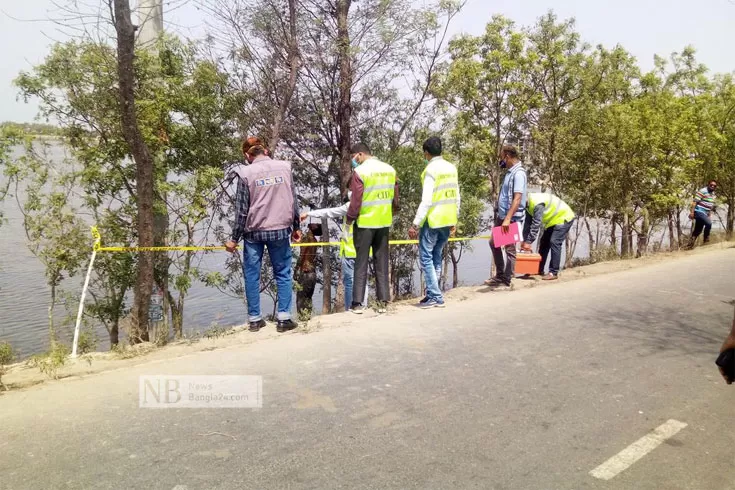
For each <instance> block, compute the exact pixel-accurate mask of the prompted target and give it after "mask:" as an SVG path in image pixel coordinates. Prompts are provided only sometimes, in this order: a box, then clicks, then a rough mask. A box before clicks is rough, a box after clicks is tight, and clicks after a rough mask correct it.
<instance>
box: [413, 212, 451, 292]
mask: <svg viewBox="0 0 735 490" xmlns="http://www.w3.org/2000/svg"><path fill="white" fill-rule="evenodd" d="M449 229H450V227H449V226H445V227H444V228H430V227H429V224H428V223H424V226H422V227H421V233H420V234H419V262H420V263H421V270H423V272H424V281H425V282H426V296H427V297H428V298H430V299H435V300H438V301H443V297H442V290H441V288H440V287H439V278H440V277H441V275H442V251H443V250H444V245H446V244H447V241H448V240H449Z"/></svg>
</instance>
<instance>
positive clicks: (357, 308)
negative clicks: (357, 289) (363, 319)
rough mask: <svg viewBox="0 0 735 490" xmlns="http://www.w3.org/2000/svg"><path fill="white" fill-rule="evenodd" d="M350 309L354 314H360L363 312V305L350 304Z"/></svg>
mask: <svg viewBox="0 0 735 490" xmlns="http://www.w3.org/2000/svg"><path fill="white" fill-rule="evenodd" d="M350 311H351V312H352V313H354V314H355V315H362V314H363V313H365V307H364V306H362V305H352V308H350Z"/></svg>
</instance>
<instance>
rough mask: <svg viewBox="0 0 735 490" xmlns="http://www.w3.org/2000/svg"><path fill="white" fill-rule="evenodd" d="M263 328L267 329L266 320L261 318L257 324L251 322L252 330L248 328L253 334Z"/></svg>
mask: <svg viewBox="0 0 735 490" xmlns="http://www.w3.org/2000/svg"><path fill="white" fill-rule="evenodd" d="M263 327H265V320H263V319H262V318H261V319H260V320H258V321H256V322H250V328H248V330H250V331H251V332H257V331H259V330H260V329H261V328H263Z"/></svg>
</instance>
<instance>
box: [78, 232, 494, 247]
mask: <svg viewBox="0 0 735 490" xmlns="http://www.w3.org/2000/svg"><path fill="white" fill-rule="evenodd" d="M92 236H93V237H94V250H95V251H97V252H202V251H221V250H226V248H225V247H224V246H221V245H208V246H202V247H195V246H170V247H103V246H102V237H101V236H100V233H99V231H98V230H97V227H96V226H93V227H92ZM489 239H490V235H483V236H475V237H455V238H450V239H449V241H450V242H466V241H470V240H489ZM418 243H419V241H418V240H391V241H389V242H388V244H389V245H416V244H418ZM340 245H341V242H311V243H292V244H291V246H292V247H294V248H297V247H339V246H340ZM238 248H239V247H238Z"/></svg>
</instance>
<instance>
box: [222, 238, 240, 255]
mask: <svg viewBox="0 0 735 490" xmlns="http://www.w3.org/2000/svg"><path fill="white" fill-rule="evenodd" d="M225 250H227V251H228V252H230V253H234V252H235V250H237V243H235V242H233V241H232V240H227V242H225Z"/></svg>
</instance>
